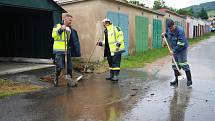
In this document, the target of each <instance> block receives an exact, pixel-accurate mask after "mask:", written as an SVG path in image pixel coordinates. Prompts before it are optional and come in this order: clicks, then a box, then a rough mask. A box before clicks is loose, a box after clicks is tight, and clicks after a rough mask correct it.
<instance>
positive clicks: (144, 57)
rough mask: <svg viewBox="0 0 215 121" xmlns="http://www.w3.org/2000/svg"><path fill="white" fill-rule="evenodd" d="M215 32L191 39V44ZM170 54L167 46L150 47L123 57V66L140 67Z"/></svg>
mask: <svg viewBox="0 0 215 121" xmlns="http://www.w3.org/2000/svg"><path fill="white" fill-rule="evenodd" d="M214 35H215V32H213V33H212V32H210V33H207V34H205V35H203V36H201V37H197V38H193V39H189V44H190V45H193V44H195V43H198V42H200V41H202V40H205V39H208V38H209V37H211V36H214ZM168 54H169V52H168V49H167V47H164V48H159V49H149V50H148V51H145V52H143V53H137V54H134V55H131V56H128V57H125V58H122V64H121V68H138V67H143V66H144V65H145V64H146V63H151V62H153V61H155V60H157V59H159V58H162V57H165V56H167V55H168Z"/></svg>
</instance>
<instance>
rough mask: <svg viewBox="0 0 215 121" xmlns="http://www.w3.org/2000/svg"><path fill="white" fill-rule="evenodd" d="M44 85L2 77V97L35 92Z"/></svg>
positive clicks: (0, 84)
mask: <svg viewBox="0 0 215 121" xmlns="http://www.w3.org/2000/svg"><path fill="white" fill-rule="evenodd" d="M43 88H44V87H41V86H37V85H32V84H29V83H18V82H14V81H10V80H5V79H0V98H1V97H5V96H10V95H13V94H17V93H23V92H33V91H38V90H41V89H43Z"/></svg>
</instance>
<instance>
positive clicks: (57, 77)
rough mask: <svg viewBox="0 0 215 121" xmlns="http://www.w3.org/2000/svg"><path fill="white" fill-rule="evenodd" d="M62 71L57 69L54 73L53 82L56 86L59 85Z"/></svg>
mask: <svg viewBox="0 0 215 121" xmlns="http://www.w3.org/2000/svg"><path fill="white" fill-rule="evenodd" d="M60 72H61V71H56V72H55V74H54V80H53V84H54V86H55V87H57V86H58V81H59V76H60Z"/></svg>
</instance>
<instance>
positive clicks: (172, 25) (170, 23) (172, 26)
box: [167, 19, 176, 32]
mask: <svg viewBox="0 0 215 121" xmlns="http://www.w3.org/2000/svg"><path fill="white" fill-rule="evenodd" d="M167 27H168V28H169V29H170V31H171V32H174V31H175V28H176V26H175V23H174V21H173V20H172V19H167Z"/></svg>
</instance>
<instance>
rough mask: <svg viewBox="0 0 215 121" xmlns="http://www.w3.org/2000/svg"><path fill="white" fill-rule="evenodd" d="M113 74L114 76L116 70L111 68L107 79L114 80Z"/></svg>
mask: <svg viewBox="0 0 215 121" xmlns="http://www.w3.org/2000/svg"><path fill="white" fill-rule="evenodd" d="M113 76H114V72H113V71H112V70H110V76H108V77H106V78H105V79H106V80H112V78H113Z"/></svg>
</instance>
